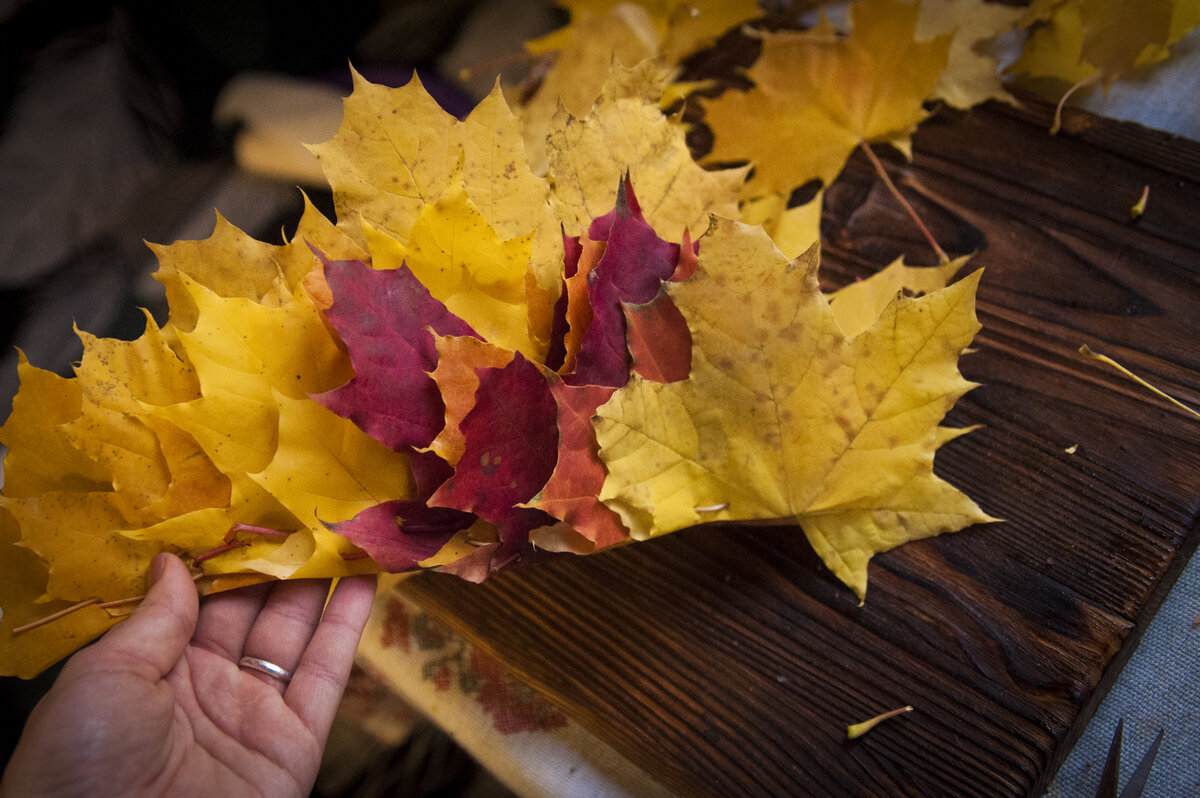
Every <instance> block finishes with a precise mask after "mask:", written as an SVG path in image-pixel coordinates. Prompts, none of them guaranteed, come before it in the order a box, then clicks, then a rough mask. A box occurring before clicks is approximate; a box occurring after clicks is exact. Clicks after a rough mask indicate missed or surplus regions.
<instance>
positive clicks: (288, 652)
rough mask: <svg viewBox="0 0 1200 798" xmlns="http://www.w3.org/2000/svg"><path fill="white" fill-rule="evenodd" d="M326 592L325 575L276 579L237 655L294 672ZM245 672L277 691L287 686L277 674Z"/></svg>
mask: <svg viewBox="0 0 1200 798" xmlns="http://www.w3.org/2000/svg"><path fill="white" fill-rule="evenodd" d="M328 596H329V580H328V579H298V580H295V581H292V582H279V583H277V584H276V585H275V587H274V589H273V590H272V591H271V595H270V596H269V597H268V598H267V602H266V604H264V605H263V608H262V612H260V613H259V614H258V617H257V618H255V619H254V624H253V625H252V626H251V627H250V632H249V634H247V635H246V644H245V646H243V647H242V651H241V653H240V654H239V655H238V656H239V657H241V656H248V657H257V658H259V659H264V660H266V661H267V662H270V663H273V664H275V665H278V666H279V667H281V668H283V669H284V670H286V671H289V672H294V671H295V670H296V665H297V664H298V663H299V662H300V655H301V654H302V653H303V652H304V649H305V647H307V646H308V641H309V639H310V638H312V635H313V630H314V629H316V628H317V623H318V622H319V621H320V620H321V608H322V607H323V606H324V605H325V599H326V598H327V597H328ZM248 672H249V673H253V674H254V675H255V676H257V677H259V678H261V679H263V680H264V681H266V682H268V683H269V684H273V685H274V686H276V687H278V688H279V689H280V692H282V691H283V689H284V688H285V687H286V682H285V681H284V680H283V679H280V678H279V677H276V676H270V675H268V674H265V673H260V672H259V671H255V670H249V671H248Z"/></svg>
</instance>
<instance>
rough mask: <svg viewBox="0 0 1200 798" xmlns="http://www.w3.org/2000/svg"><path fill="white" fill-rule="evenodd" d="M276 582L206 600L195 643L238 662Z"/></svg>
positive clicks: (212, 596)
mask: <svg viewBox="0 0 1200 798" xmlns="http://www.w3.org/2000/svg"><path fill="white" fill-rule="evenodd" d="M274 584H275V583H274V582H263V583H261V584H257V585H250V586H249V587H240V588H238V589H236V590H226V591H224V592H222V593H215V594H213V595H211V596H206V597H205V598H204V601H203V602H202V603H201V605H200V620H199V622H198V623H197V624H196V634H195V635H193V637H192V642H194V643H195V644H196V645H198V646H200V647H202V648H205V649H208V650H209V651H212V652H213V653H216V654H219V655H221V656H223V657H225V658H226V659H229V660H232V661H233V662H237V661H238V658H239V657H240V656H242V649H243V648H245V645H246V636H247V635H249V634H250V629H251V627H253V626H254V620H255V619H256V618H257V617H258V614H259V613H260V612H262V608H263V605H264V604H266V603H267V597H268V596H269V595H270V594H271V588H272V587H273V586H274Z"/></svg>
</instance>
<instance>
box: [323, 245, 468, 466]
mask: <svg viewBox="0 0 1200 798" xmlns="http://www.w3.org/2000/svg"><path fill="white" fill-rule="evenodd" d="M325 275H326V278H325V279H326V282H327V283H328V284H329V287H330V291H331V293H332V295H333V298H334V301H333V304H332V305H331V306H330V308H329V309H328V310H327V311H326V313H325V316H326V318H327V319H328V320H329V322H330V324H332V325H333V328H334V329H335V330H337V332H338V335H339V336H340V338H341V339H342V341H344V342H345V344H346V348H347V351H348V352H349V355H350V362H351V364H352V365H353V368H354V376H353V377H352V378H350V380H349V381H348V382H346V383H345V384H343V385H339V386H336V387H334V388H333V389H332V390H329V391H327V392H325V393H321V394H317V395H316V396H315V398H316V399H317V401H318V402H320V403H321V404H323V405H324V406H325V407H327V408H329V409H330V410H332V411H334V412H335V413H338V414H339V415H341V416H344V417H345V418H348V419H350V420H351V421H353V422H354V423H355V424H356V425H357V426H358V427H359V428H360V429H362V430H364V431H365V432H366V433H367V434H368V435H370V436H372V437H373V438H375V439H376V440H378V441H380V442H381V443H383V444H384V445H385V446H387V447H388V448H390V449H396V450H398V451H399V450H411V449H416V448H420V447H425V446H428V445H429V444H430V443H431V442H432V441H433V439H434V438H435V437H437V435H438V433H439V432H440V431H441V429H442V426H443V423H444V419H443V416H444V413H445V405H444V403H443V401H442V396H441V393H440V392H439V390H438V386H437V384H436V383H435V382H434V381H433V379H432V378H431V377H430V376H429V373H428V372H430V371H432V370H433V369H434V366H435V365H437V363H438V357H437V349H436V347H435V346H434V335H435V334H437V335H460V336H474V335H475V331H474V330H472V329H471V327H470V325H468V324H467V323H466V322H465V321H463V320H462V319H460V318H459V317H457V316H455V315H454V314H453V313H451V312H450V311H448V310H447V309H446V307H445V306H444V305H443V304H442V303H440V302H438V301H437V300H436V299H434V298H433V297H432V296H431V295H430V293H429V290H428V289H427V288H426V287H425V286H424V285H422V284H421V282H420V281H419V280H418V279H417V278H416V276H414V275H413V273H412V272H411V271H410V270H409V269H408V268H407V267H406V266H400V267H399V268H397V269H390V270H376V269H372V268H371V267H369V266H368V265H367V264H365V263H363V262H361V261H335V262H332V263H328V264H326V266H325Z"/></svg>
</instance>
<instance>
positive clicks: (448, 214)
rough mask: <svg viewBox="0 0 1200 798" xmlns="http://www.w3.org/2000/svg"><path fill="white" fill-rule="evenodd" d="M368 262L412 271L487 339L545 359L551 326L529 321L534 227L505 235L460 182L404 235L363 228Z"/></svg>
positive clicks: (432, 293)
mask: <svg viewBox="0 0 1200 798" xmlns="http://www.w3.org/2000/svg"><path fill="white" fill-rule="evenodd" d="M366 230H367V241H368V243H369V247H370V250H371V265H372V266H373V267H374V268H376V269H385V270H386V269H397V268H399V267H401V266H406V267H407V268H408V269H410V270H411V271H412V272H413V274H414V275H415V277H416V278H417V280H419V281H420V282H421V283H422V284H423V285H424V286H425V287H426V288H427V289H428V290H429V293H430V294H431V295H432V296H433V297H434V298H435V299H437V300H438V301H440V302H441V303H443V304H444V305H445V306H446V308H447V309H448V310H449V311H450V312H451V313H453V314H454V315H456V316H458V317H459V318H460V319H462V320H463V321H464V322H466V323H467V324H469V325H470V326H471V327H472V328H474V329H475V330H477V331H478V332H479V334H480V335H482V336H483V338H484V339H486V340H488V341H491V342H492V343H494V344H496V345H497V346H502V347H504V348H506V349H513V350H515V351H521V352H525V353H526V354H527V355H529V356H530V357H535V358H540V356H541V355H542V354H543V348H542V347H541V346H540V345H539V344H537V343H535V341H536V340H539V339H540V340H545V339H547V338H548V337H549V331H548V330H533V329H531V327H530V311H529V304H528V301H527V297H526V275H527V273H528V271H529V264H530V260H531V258H532V255H533V236H532V233H531V234H529V235H526V236H521V237H518V238H510V239H501V238H500V237H499V235H498V234H497V233H496V231H495V230H494V229H493V228H492V226H491V225H489V224H488V223H487V221H486V220H485V219H484V217H483V214H481V213H480V212H479V210H478V209H477V208H476V207H475V205H474V203H472V202H471V200H470V198H469V197H468V196H467V192H466V189H465V188H464V187H463V186H461V185H456V186H454V187H453V188H448V189H447V191H446V193H445V194H443V195H442V197H441V198H439V199H438V201H437V202H435V203H432V204H430V205H426V206H425V207H424V208H422V210H421V212H420V214H418V216H417V219H416V220H415V221H414V223H413V226H412V229H411V230H410V231H409V237H408V239H407V241H401V240H398V239H395V238H392V237H391V236H389V235H387V234H385V233H383V232H382V231H376V230H375V228H374V227H373V226H372V225H369V224H368V225H367V226H366Z"/></svg>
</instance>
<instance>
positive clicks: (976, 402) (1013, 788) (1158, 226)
mask: <svg viewBox="0 0 1200 798" xmlns="http://www.w3.org/2000/svg"><path fill="white" fill-rule="evenodd" d="M1048 121H1049V116H1048V112H1047V110H1046V109H1045V108H1036V107H1034V108H1025V109H1019V110H1013V109H1007V108H1003V107H992V106H989V107H985V108H982V109H976V110H975V111H972V112H970V113H967V114H943V115H940V116H939V117H938V118H937V119H935V120H932V121H931V122H930V123H928V124H927V125H926V126H925V128H924V129H923V130H922V131H921V133H920V134H919V135H918V137H917V139H916V148H915V152H916V157H915V160H914V163H913V164H911V165H908V164H903V163H901V162H900V161H899V160H893V161H891V162H890V163H891V168H893V169H894V170H895V176H896V177H897V178H899V182H900V184H901V186H902V190H903V191H904V192H905V193H906V194H907V195H908V196H910V198H911V199H912V200H913V201H914V202H915V203H916V204H917V206H918V210H919V211H920V213H921V214H922V216H923V217H924V218H925V219H926V220H927V222H929V223H930V225H931V226H932V228H933V229H934V232H935V234H936V235H937V236H938V237H939V239H940V240H941V241H942V243H943V246H945V247H946V248H947V249H949V250H951V251H952V252H956V253H961V252H967V251H972V250H977V251H978V255H977V256H976V257H975V259H974V260H973V262H972V265H973V266H983V267H985V268H986V269H987V272H986V273H985V276H984V278H983V281H982V283H981V286H980V294H979V312H980V318H981V320H982V322H983V324H984V329H983V332H982V333H981V335H980V336H979V339H978V346H977V351H976V352H975V353H974V354H971V355H969V356H968V357H966V358H965V359H964V361H963V369H964V372H965V373H966V375H967V376H968V377H969V378H971V379H974V380H976V381H979V382H980V383H982V387H980V388H978V389H977V390H975V391H974V392H972V393H970V394H968V396H967V397H965V398H964V399H963V400H962V401H961V402H960V403H959V406H958V407H957V408H956V409H955V411H954V412H953V413H952V415H951V418H950V419H949V423H951V424H952V425H967V424H983V425H985V426H984V428H983V429H981V430H979V431H977V432H975V433H973V434H971V435H968V436H966V437H964V438H961V439H959V440H957V441H955V442H953V443H951V444H948V445H947V446H946V447H945V448H944V449H943V451H942V452H941V453H940V454H939V456H938V463H937V468H938V472H939V473H940V474H942V475H943V476H944V477H946V478H947V479H949V480H950V481H951V482H953V483H954V484H956V485H958V486H960V487H961V488H963V489H964V490H965V491H967V492H968V493H969V494H970V495H971V496H973V497H974V498H976V499H977V500H978V501H979V502H980V504H981V505H982V506H983V507H984V508H985V509H986V510H988V511H989V512H991V513H992V514H994V515H997V516H1001V517H1003V518H1005V519H1007V520H1006V522H1005V523H1004V524H999V525H991V526H986V527H979V528H974V529H970V530H966V531H964V532H961V533H957V534H954V535H946V536H943V537H940V538H937V539H933V540H928V541H921V542H918V543H913V544H909V545H907V546H904V547H901V548H900V549H897V550H895V551H892V552H889V553H887V554H884V555H880V556H879V557H877V558H876V560H875V561H874V562H873V566H872V573H871V579H872V581H871V586H870V589H869V594H868V599H867V602H866V604H865V606H862V607H859V606H858V605H857V602H856V600H855V599H854V597H853V596H852V595H851V594H850V593H849V592H848V591H847V590H846V589H844V588H843V587H842V586H840V585H839V584H837V583H836V582H835V581H834V580H833V579H832V577H830V576H829V575H828V574H827V573H826V572H825V571H824V569H823V568H822V566H821V565H820V563H819V562H818V561H817V560H816V558H815V557H814V555H813V554H812V552H811V551H810V550H809V549H808V547H807V544H806V543H805V542H804V539H803V535H802V534H801V533H800V532H799V530H798V529H794V528H769V529H764V528H744V527H738V526H735V525H730V526H724V527H703V528H695V529H690V530H684V531H681V532H678V533H675V534H673V535H670V536H668V537H666V538H664V539H660V540H656V541H651V542H648V543H642V544H636V545H631V546H626V547H624V548H621V549H619V550H616V551H612V552H608V553H605V554H601V555H598V556H594V557H587V558H570V557H564V558H558V559H553V560H552V561H550V562H546V563H541V564H538V565H537V566H536V567H528V568H524V569H521V570H517V571H514V572H511V573H506V574H502V575H500V576H498V577H496V578H493V579H492V580H490V581H489V582H488V583H486V584H484V585H482V586H473V585H468V584H464V583H462V582H459V581H457V580H455V579H454V578H451V577H444V576H440V575H437V574H423V575H420V576H418V577H415V578H413V579H410V580H408V581H407V582H406V583H405V584H404V586H403V588H402V589H404V590H406V591H407V592H408V593H409V594H410V595H411V596H413V597H415V598H416V599H417V600H419V601H420V602H422V603H423V604H425V605H426V606H427V607H429V608H430V610H431V611H433V612H434V613H436V614H437V615H438V616H439V617H441V618H442V619H443V620H444V621H446V622H447V623H449V624H451V625H452V626H454V627H455V628H456V629H458V630H459V631H460V632H463V633H464V634H466V635H468V636H469V637H470V638H471V639H472V640H474V641H476V642H477V643H478V644H480V645H481V646H482V647H483V648H485V649H486V650H488V651H489V652H491V653H492V654H494V655H495V656H497V657H499V658H500V659H501V660H503V661H504V662H506V663H507V664H508V665H509V666H510V667H511V668H512V669H513V670H514V671H515V672H516V673H517V674H519V675H520V676H521V678H523V679H525V680H527V681H528V682H529V683H530V684H532V685H534V686H535V687H536V688H537V689H539V690H541V691H542V692H543V693H545V694H546V695H547V696H549V697H550V698H551V699H553V700H554V701H556V702H558V703H559V704H561V705H562V706H563V707H565V708H566V709H568V710H569V711H570V712H571V713H573V714H574V716H575V717H577V718H578V719H579V720H580V721H581V722H583V723H584V724H585V725H587V726H588V727H589V728H591V729H592V730H593V731H595V732H596V733H597V734H599V735H600V736H601V737H603V738H604V739H606V740H607V741H609V742H610V743H612V744H613V745H614V746H615V747H617V748H618V749H619V750H621V751H622V752H623V753H624V754H625V755H627V756H628V757H629V758H630V759H631V760H633V761H634V762H636V763H638V764H639V765H640V766H641V767H643V768H645V769H646V770H648V771H649V772H651V773H653V774H655V775H656V776H658V777H659V778H660V779H662V780H663V781H664V782H665V783H667V784H669V785H671V786H673V787H674V788H676V789H677V790H678V791H679V792H680V793H681V794H686V795H722V796H725V795H816V796H824V795H828V796H857V795H861V796H874V795H889V796H890V795H897V796H909V795H911V796H956V797H957V796H989V798H990V796H1032V795H1039V794H1040V791H1041V790H1042V789H1043V788H1044V785H1045V782H1046V779H1047V778H1048V777H1049V775H1050V774H1051V772H1052V769H1053V767H1054V765H1055V763H1056V762H1057V760H1058V758H1059V757H1061V756H1062V755H1063V753H1064V751H1065V746H1066V744H1067V743H1068V742H1069V741H1070V739H1071V738H1072V737H1073V735H1075V734H1077V733H1078V731H1079V729H1080V728H1081V726H1082V724H1083V723H1084V721H1085V720H1086V718H1087V717H1088V716H1089V715H1090V713H1091V711H1092V710H1093V709H1094V707H1095V704H1096V703H1097V702H1098V701H1099V698H1100V697H1101V695H1102V693H1103V690H1104V688H1105V685H1106V684H1107V682H1108V681H1110V680H1111V678H1112V677H1113V674H1114V673H1115V672H1116V669H1117V667H1118V666H1119V664H1120V663H1121V662H1122V660H1123V657H1124V656H1126V655H1127V653H1128V650H1129V645H1128V644H1129V641H1131V640H1132V639H1134V638H1135V637H1136V635H1137V632H1138V630H1139V628H1140V624H1143V623H1144V622H1145V620H1146V619H1147V616H1148V614H1149V611H1150V610H1151V609H1152V608H1153V607H1154V606H1155V604H1156V601H1157V600H1158V599H1159V598H1160V597H1161V595H1162V592H1163V591H1164V590H1165V588H1166V587H1167V586H1168V582H1169V580H1170V578H1171V575H1172V573H1173V572H1174V570H1175V569H1177V568H1178V567H1179V565H1180V563H1181V559H1182V557H1184V556H1185V555H1186V554H1187V553H1188V552H1190V551H1191V550H1192V549H1193V548H1194V547H1195V545H1196V539H1197V537H1198V536H1200V527H1198V525H1197V518H1198V517H1200V423H1198V422H1197V421H1196V420H1195V419H1194V418H1192V417H1190V416H1188V415H1187V414H1185V413H1184V412H1182V411H1180V410H1177V409H1176V408H1173V407H1171V406H1169V405H1167V404H1165V403H1164V402H1162V401H1161V400H1159V399H1157V398H1155V397H1154V396H1152V395H1151V394H1149V393H1148V392H1146V391H1145V390H1144V389H1142V388H1139V387H1137V386H1136V385H1134V384H1133V383H1132V382H1130V381H1128V380H1127V379H1126V378H1124V377H1122V376H1120V375H1118V374H1116V373H1114V372H1112V371H1110V370H1108V369H1106V368H1105V367H1103V366H1101V365H1099V364H1096V363H1094V362H1092V361H1090V360H1087V359H1085V358H1083V357H1082V356H1080V355H1079V354H1078V353H1077V349H1078V347H1079V345H1080V344H1083V343H1087V344H1089V345H1090V346H1092V348H1093V349H1096V350H1098V351H1104V352H1105V353H1107V354H1110V355H1111V356H1113V357H1116V358H1117V359H1119V360H1121V361H1123V362H1124V363H1125V364H1126V365H1127V366H1128V367H1129V368H1131V369H1134V370H1135V371H1137V372H1139V373H1141V374H1142V375H1143V376H1144V377H1145V378H1146V379H1149V380H1151V381H1152V382H1155V383H1156V384H1158V385H1159V386H1160V387H1162V388H1163V389H1164V390H1167V391H1169V392H1171V393H1173V394H1174V395H1176V396H1178V397H1179V398H1180V399H1182V400H1183V401H1186V402H1190V403H1192V404H1200V225H1197V224H1196V221H1198V220H1197V213H1198V212H1200V146H1197V145H1196V144H1194V143H1191V142H1185V141H1176V140H1170V139H1169V138H1167V137H1163V136H1160V135H1158V134H1152V133H1149V132H1146V131H1143V130H1141V129H1140V128H1136V127H1132V126H1127V125H1118V124H1114V123H1111V122H1106V121H1099V120H1093V119H1084V118H1083V117H1072V118H1071V119H1070V120H1069V121H1070V124H1069V125H1068V132H1067V133H1065V134H1063V135H1060V136H1057V137H1050V136H1049V135H1048V134H1047V133H1046V132H1045V127H1046V126H1047V125H1048ZM1147 184H1149V185H1151V186H1152V188H1151V200H1150V207H1149V210H1148V212H1147V214H1146V216H1144V217H1142V218H1141V219H1140V220H1138V221H1136V222H1132V221H1130V219H1129V213H1128V209H1129V206H1130V205H1132V204H1133V202H1134V201H1136V199H1137V197H1138V195H1139V194H1140V193H1141V189H1142V186H1144V185H1147ZM823 232H824V233H825V235H826V237H827V239H828V244H827V248H826V256H827V257H826V264H827V265H826V267H825V275H824V279H825V280H826V281H828V282H829V284H830V285H836V284H840V283H844V282H846V281H849V280H852V279H854V278H855V277H856V276H861V275H864V274H868V273H870V272H871V271H873V270H875V269H877V268H878V267H879V266H880V265H882V264H884V263H886V262H887V261H889V260H890V259H891V258H892V257H894V256H896V255H898V254H901V253H908V254H909V255H910V257H911V258H912V259H913V260H914V261H915V262H922V261H924V262H930V253H929V250H928V248H927V246H926V245H925V244H924V242H923V241H922V240H921V239H920V238H919V237H918V236H917V235H916V231H915V230H913V229H912V228H911V226H910V224H909V223H908V221H907V220H906V219H905V218H904V217H903V216H902V214H901V213H900V211H899V209H898V208H897V207H896V205H895V203H894V202H893V200H892V199H891V198H890V197H889V196H887V194H886V192H884V190H883V189H882V187H881V185H880V184H879V181H878V180H877V179H876V177H875V175H874V174H873V173H872V172H871V171H870V167H869V165H868V164H867V163H866V161H865V159H862V158H857V157H856V158H855V159H853V160H852V161H851V163H850V165H849V166H848V167H847V170H846V172H845V174H844V175H843V177H842V178H841V179H840V180H839V182H838V183H837V184H836V185H835V186H834V187H832V188H831V190H830V192H829V196H828V206H827V212H826V218H825V220H824V230H823ZM1074 444H1078V450H1077V451H1076V453H1075V454H1073V455H1071V454H1067V453H1066V452H1065V451H1064V450H1065V449H1066V448H1067V447H1069V446H1071V445H1074ZM1123 646H1124V648H1123ZM904 704H912V705H914V706H915V707H916V711H915V712H913V713H911V714H910V715H906V716H904V717H901V718H898V719H896V720H893V721H890V722H888V723H885V724H883V725H881V726H880V727H878V728H877V729H876V730H875V731H872V732H871V733H870V734H868V735H867V736H866V737H864V738H862V739H860V740H857V741H854V742H847V741H845V739H844V738H845V726H846V724H848V723H851V722H855V721H858V720H863V719H865V718H867V717H870V716H872V715H875V714H877V713H878V712H881V711H884V710H887V709H891V708H893V707H896V706H901V705H904Z"/></svg>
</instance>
